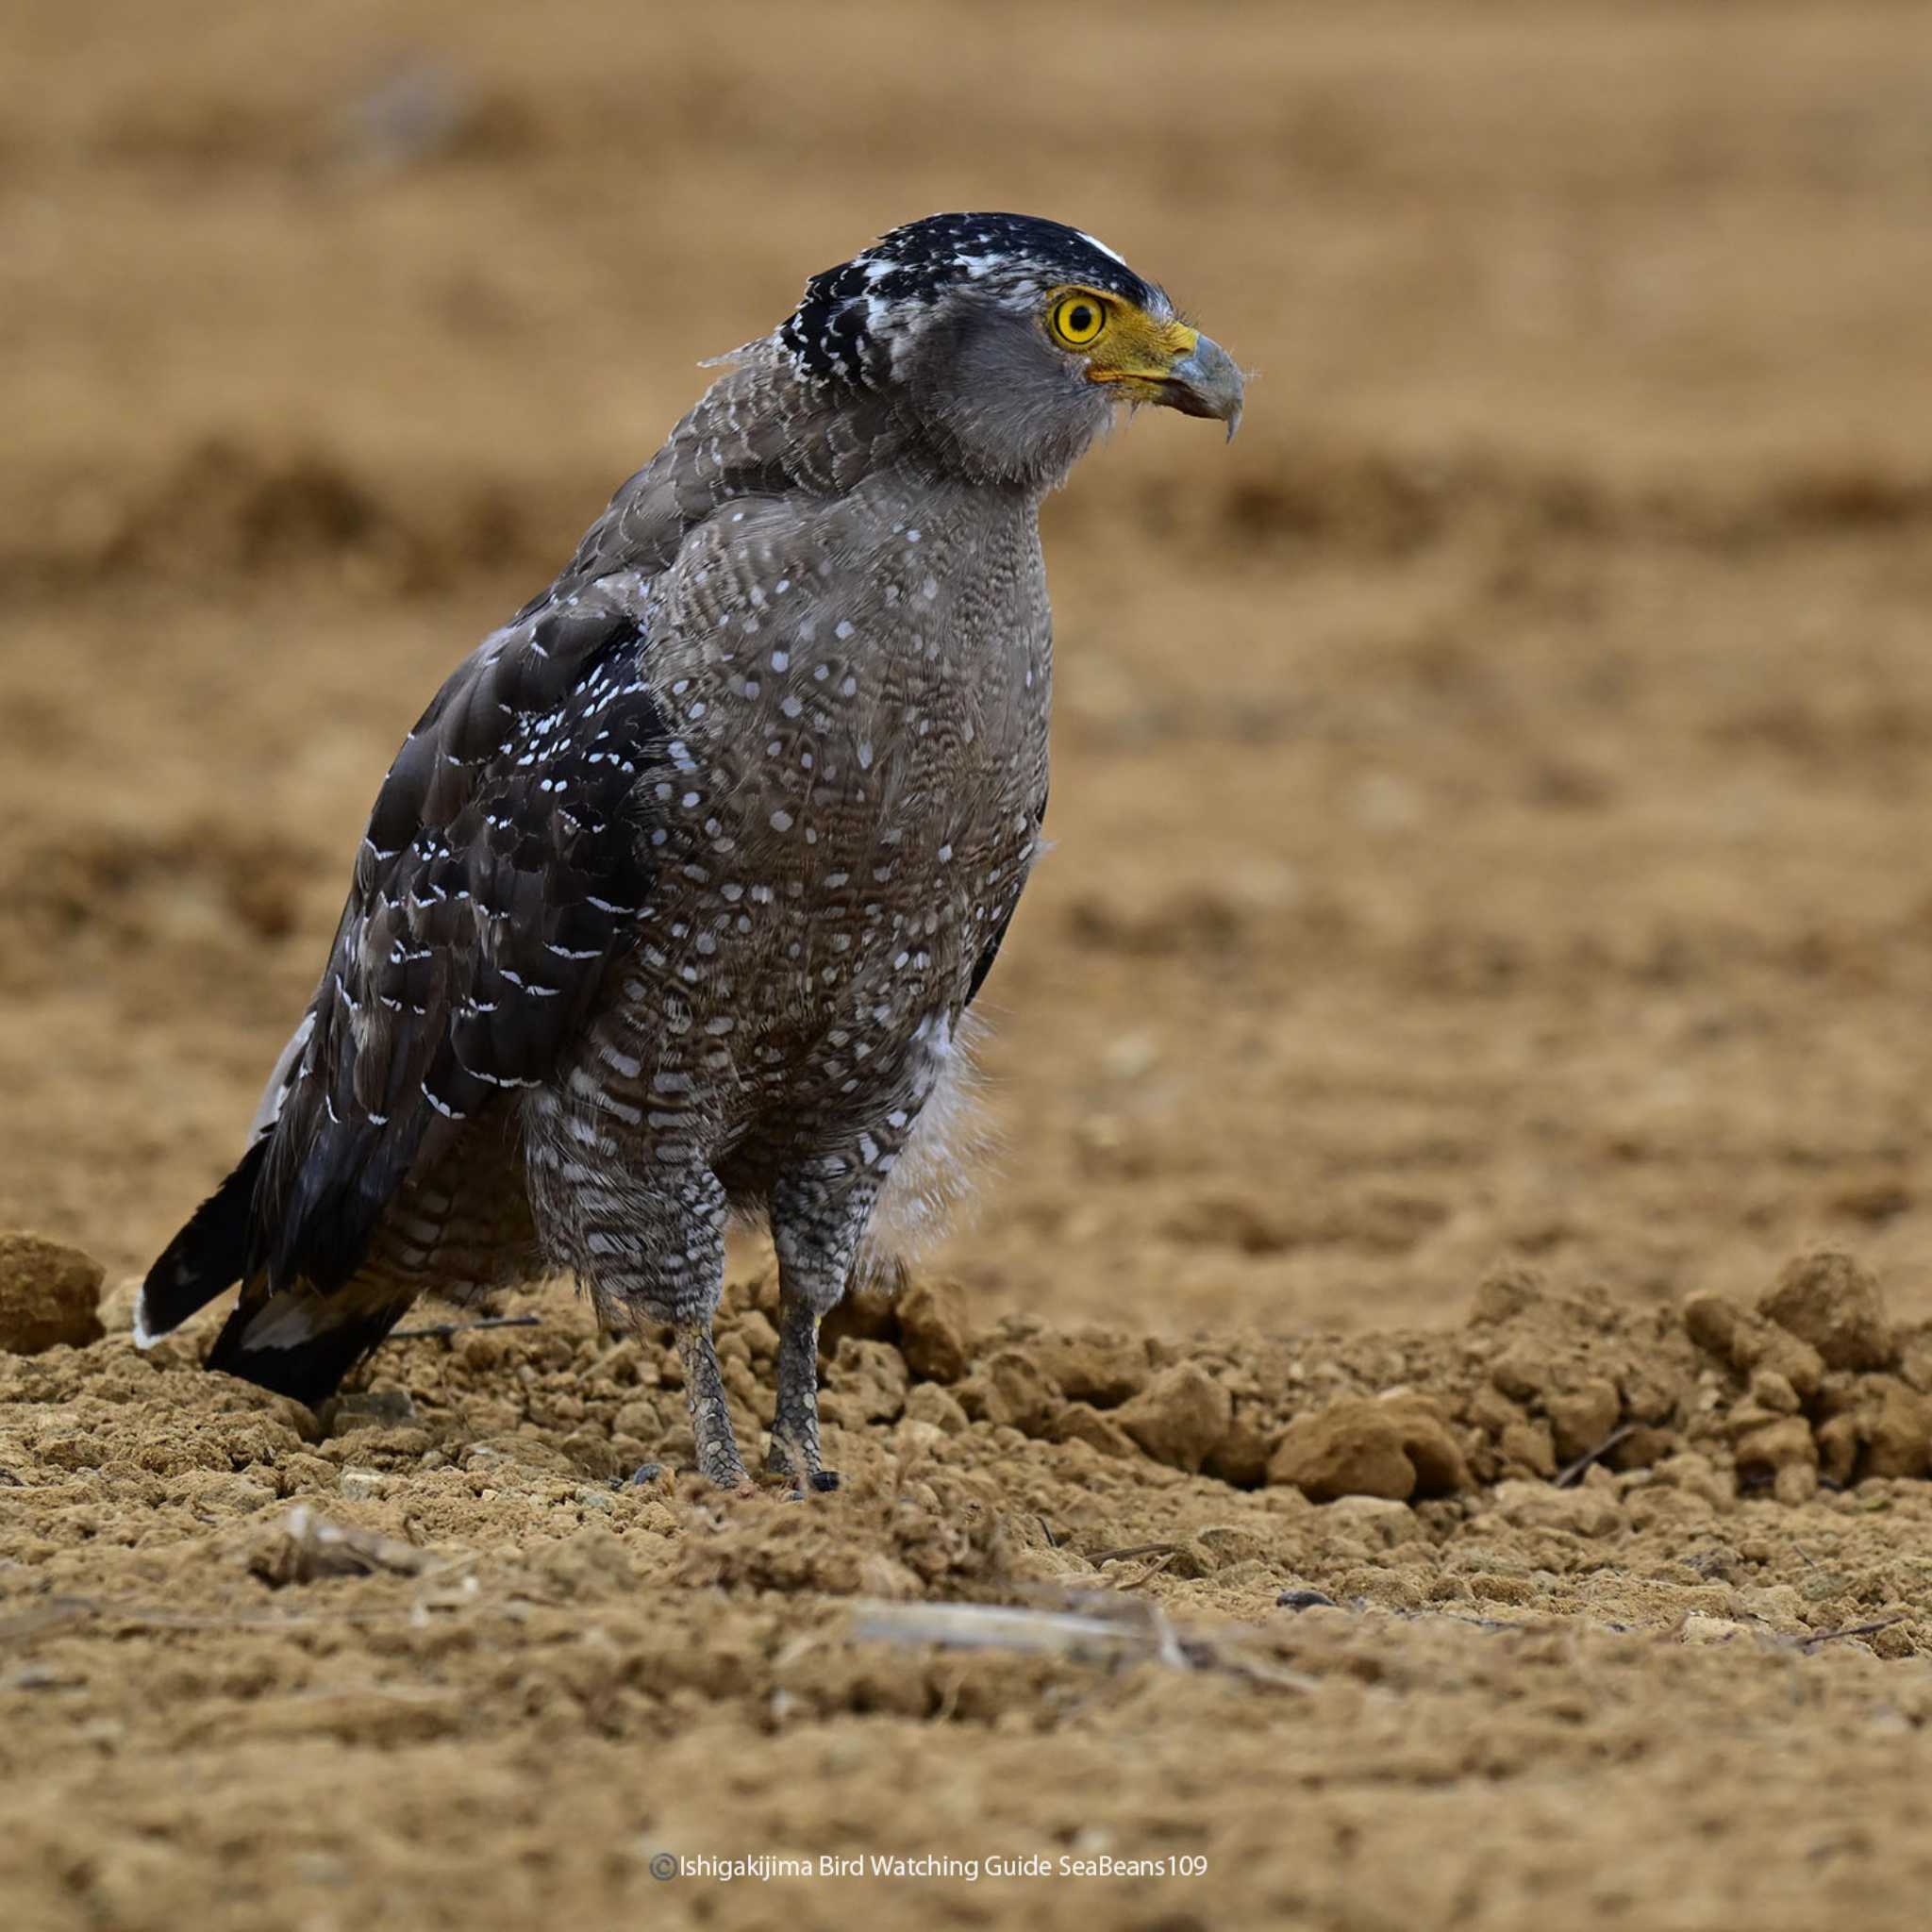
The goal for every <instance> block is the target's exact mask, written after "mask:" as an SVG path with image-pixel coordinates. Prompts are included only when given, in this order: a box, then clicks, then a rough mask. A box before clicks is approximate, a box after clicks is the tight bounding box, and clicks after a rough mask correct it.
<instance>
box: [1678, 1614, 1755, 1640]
mask: <svg viewBox="0 0 1932 1932" xmlns="http://www.w3.org/2000/svg"><path fill="white" fill-rule="evenodd" d="M1750 1635H1751V1626H1750V1624H1740V1623H1739V1622H1738V1621H1737V1620H1736V1619H1735V1618H1732V1617H1707V1616H1705V1615H1704V1614H1703V1613H1702V1612H1701V1611H1697V1610H1692V1611H1691V1614H1690V1615H1689V1616H1688V1617H1686V1618H1685V1619H1684V1622H1683V1624H1682V1625H1681V1626H1680V1627H1679V1629H1678V1631H1677V1641H1679V1642H1680V1643H1735V1642H1736V1641H1738V1639H1739V1638H1740V1637H1744V1638H1748V1637H1749V1636H1750Z"/></svg>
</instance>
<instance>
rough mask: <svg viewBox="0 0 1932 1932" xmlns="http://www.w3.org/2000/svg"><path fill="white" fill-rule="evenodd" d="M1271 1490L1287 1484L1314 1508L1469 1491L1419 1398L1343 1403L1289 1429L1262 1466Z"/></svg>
mask: <svg viewBox="0 0 1932 1932" xmlns="http://www.w3.org/2000/svg"><path fill="white" fill-rule="evenodd" d="M1268 1480H1269V1481H1270V1482H1271V1483H1292V1484H1294V1485H1295V1487H1296V1488H1298V1489H1299V1490H1300V1491H1302V1493H1303V1494H1304V1495H1306V1496H1307V1497H1308V1498H1310V1500H1312V1501H1314V1502H1317V1503H1326V1502H1332V1501H1333V1500H1334V1499H1335V1498H1336V1497H1338V1496H1351V1495H1354V1496H1383V1497H1387V1498H1389V1499H1390V1500H1391V1501H1393V1502H1398V1503H1401V1502H1407V1500H1408V1499H1409V1498H1410V1497H1411V1496H1442V1495H1448V1494H1451V1493H1453V1492H1454V1491H1457V1490H1466V1489H1468V1488H1469V1487H1470V1477H1469V1469H1468V1466H1467V1464H1466V1463H1465V1462H1464V1461H1463V1459H1462V1452H1461V1450H1460V1449H1458V1448H1457V1445H1456V1439H1455V1438H1454V1437H1453V1436H1451V1435H1450V1433H1449V1430H1448V1428H1447V1426H1446V1425H1445V1424H1443V1422H1442V1419H1441V1417H1440V1416H1439V1415H1438V1414H1437V1413H1436V1411H1435V1410H1434V1408H1433V1407H1431V1406H1430V1405H1429V1404H1428V1403H1427V1402H1425V1401H1424V1399H1423V1398H1422V1397H1420V1396H1415V1395H1405V1396H1398V1397H1394V1398H1392V1399H1388V1400H1379V1401H1378V1400H1373V1399H1369V1398H1365V1397H1360V1396H1350V1397H1344V1398H1343V1399H1342V1400H1341V1401H1340V1402H1336V1403H1331V1404H1330V1405H1329V1407H1326V1408H1325V1409H1324V1410H1323V1411H1322V1412H1321V1413H1320V1414H1319V1415H1312V1416H1302V1417H1300V1418H1298V1419H1297V1420H1296V1421H1294V1422H1292V1423H1291V1424H1289V1426H1288V1432H1287V1434H1286V1435H1284V1436H1283V1437H1282V1439H1281V1441H1280V1442H1279V1443H1278V1444H1277V1445H1276V1447H1275V1451H1274V1456H1273V1457H1271V1458H1270V1460H1269V1464H1268Z"/></svg>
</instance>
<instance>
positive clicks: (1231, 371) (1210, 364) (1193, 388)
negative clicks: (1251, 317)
mask: <svg viewBox="0 0 1932 1932" xmlns="http://www.w3.org/2000/svg"><path fill="white" fill-rule="evenodd" d="M1243 392H1244V385H1243V383H1242V381H1241V371H1240V370H1239V369H1238V368H1236V366H1235V360H1234V358H1233V357H1232V356H1230V355H1229V354H1228V353H1227V351H1226V350H1225V349H1224V348H1223V347H1222V346H1221V344H1220V343H1219V342H1217V341H1215V340H1214V338H1213V337H1212V336H1198V337H1196V338H1195V341H1194V346H1193V348H1192V349H1191V351H1190V352H1189V353H1188V354H1187V355H1185V356H1183V357H1182V358H1180V360H1179V361H1177V362H1171V363H1169V364H1168V366H1167V369H1166V371H1165V372H1164V373H1163V374H1162V375H1161V377H1160V379H1159V383H1158V395H1157V396H1156V398H1155V400H1156V401H1157V402H1159V403H1161V404H1164V405H1165V406H1166V407H1167V408H1170V409H1178V410H1179V411H1180V412H1181V414H1182V415H1184V416H1211V417H1212V418H1213V419H1214V420H1215V421H1216V422H1217V423H1225V424H1226V425H1227V440H1228V441H1230V442H1232V441H1234V433H1235V431H1236V430H1237V429H1239V428H1240V427H1241V398H1242V394H1243Z"/></svg>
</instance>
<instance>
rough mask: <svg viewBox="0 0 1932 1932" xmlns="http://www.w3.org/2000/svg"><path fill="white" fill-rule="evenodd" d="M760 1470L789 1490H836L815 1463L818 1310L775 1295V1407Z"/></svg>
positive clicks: (798, 1298)
mask: <svg viewBox="0 0 1932 1932" xmlns="http://www.w3.org/2000/svg"><path fill="white" fill-rule="evenodd" d="M765 1467H766V1469H767V1470H768V1471H770V1472H771V1474H774V1475H782V1476H789V1477H790V1478H791V1486H792V1487H793V1488H794V1489H800V1490H802V1489H804V1488H806V1487H807V1485H809V1486H810V1487H811V1488H813V1489H818V1490H830V1489H836V1488H837V1487H838V1482H839V1478H838V1477H837V1476H836V1475H835V1474H832V1473H831V1472H830V1471H829V1470H826V1469H824V1468H822V1467H821V1466H820V1463H819V1311H818V1310H817V1309H816V1308H815V1307H812V1305H811V1304H810V1302H808V1300H807V1299H806V1298H805V1296H804V1295H802V1294H799V1293H796V1292H795V1291H791V1290H790V1289H786V1288H782V1287H781V1288H780V1290H779V1291H778V1408H777V1413H776V1414H775V1415H774V1417H773V1418H772V1449H771V1454H770V1455H769V1456H768V1457H766V1460H765Z"/></svg>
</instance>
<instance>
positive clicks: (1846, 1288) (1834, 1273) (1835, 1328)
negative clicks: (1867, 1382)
mask: <svg viewBox="0 0 1932 1932" xmlns="http://www.w3.org/2000/svg"><path fill="white" fill-rule="evenodd" d="M1757 1308H1758V1312H1759V1313H1760V1314H1762V1315H1765V1316H1767V1317H1768V1318H1769V1319H1770V1320H1772V1321H1774V1322H1775V1323H1776V1324H1778V1326H1779V1327H1780V1328H1782V1329H1784V1330H1785V1332H1786V1333H1787V1334H1790V1335H1795V1336H1796V1337H1797V1338H1798V1339H1799V1340H1800V1341H1807V1342H1809V1343H1810V1344H1811V1346H1812V1347H1813V1348H1815V1349H1816V1350H1817V1351H1818V1353H1819V1355H1820V1356H1821V1357H1823V1358H1824V1365H1825V1367H1826V1368H1829V1369H1882V1368H1886V1367H1889V1366H1890V1363H1891V1361H1892V1359H1893V1357H1894V1355H1895V1353H1896V1347H1895V1344H1894V1343H1893V1341H1892V1337H1891V1329H1890V1324H1888V1323H1887V1321H1886V1319H1885V1301H1884V1297H1883V1295H1882V1294H1881V1293H1880V1291H1879V1287H1878V1277H1877V1276H1876V1275H1875V1274H1873V1273H1872V1271H1871V1270H1870V1269H1869V1268H1865V1267H1861V1266H1860V1265H1859V1264H1858V1263H1857V1261H1855V1260H1854V1259H1853V1258H1852V1257H1851V1256H1849V1255H1840V1254H1836V1253H1833V1252H1832V1251H1830V1250H1824V1251H1823V1252H1821V1253H1818V1254H1815V1255H1801V1256H1800V1257H1798V1258H1797V1259H1796V1260H1795V1261H1792V1262H1791V1263H1790V1265H1789V1266H1788V1267H1787V1268H1786V1269H1785V1271H1784V1273H1783V1274H1780V1275H1779V1276H1778V1278H1777V1280H1776V1281H1775V1283H1774V1284H1773V1286H1772V1288H1771V1289H1770V1291H1768V1292H1767V1293H1766V1294H1765V1295H1764V1296H1763V1298H1762V1299H1761V1300H1760V1301H1759V1302H1758V1304H1757Z"/></svg>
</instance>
